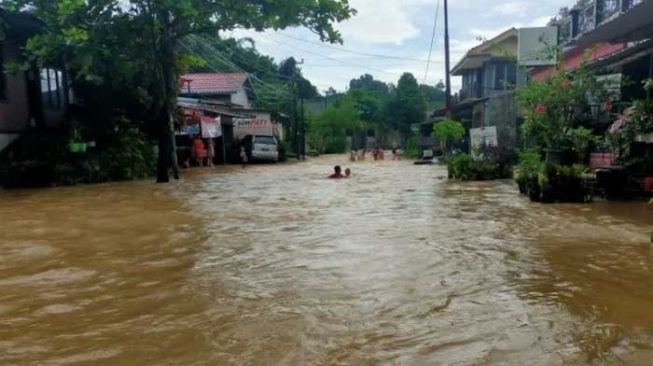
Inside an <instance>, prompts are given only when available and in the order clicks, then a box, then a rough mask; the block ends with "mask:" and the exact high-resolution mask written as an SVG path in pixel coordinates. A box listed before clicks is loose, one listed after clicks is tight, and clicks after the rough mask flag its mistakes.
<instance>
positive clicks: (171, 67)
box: [156, 11, 179, 183]
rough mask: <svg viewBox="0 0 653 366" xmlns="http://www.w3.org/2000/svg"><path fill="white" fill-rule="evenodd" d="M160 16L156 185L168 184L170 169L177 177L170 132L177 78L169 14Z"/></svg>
mask: <svg viewBox="0 0 653 366" xmlns="http://www.w3.org/2000/svg"><path fill="white" fill-rule="evenodd" d="M162 13H163V14H161V15H160V17H161V23H162V25H163V35H162V36H163V37H162V40H161V42H162V48H161V51H162V52H161V53H162V55H161V56H162V57H161V70H162V74H163V75H162V76H163V80H162V81H163V84H164V85H163V89H164V90H165V93H164V100H163V107H162V110H161V115H160V117H159V118H160V120H159V129H160V130H159V131H160V133H159V157H158V164H157V180H156V181H157V183H168V182H170V168H173V170H174V172H175V178H178V177H179V175H178V174H179V173H178V167H176V166H174V167H173V163H175V162H176V160H177V159H176V156H175V158H173V154H175V155H176V151H174V145H175V144H174V140H173V139H174V134H173V132H172V118H173V117H172V116H173V112H174V108H175V100H176V97H177V78H176V72H175V54H174V33H173V29H172V26H171V20H170V13H169V12H168V11H164V12H162Z"/></svg>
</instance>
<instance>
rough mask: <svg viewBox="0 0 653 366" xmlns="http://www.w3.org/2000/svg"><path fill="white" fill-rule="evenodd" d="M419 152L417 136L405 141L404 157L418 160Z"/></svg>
mask: <svg viewBox="0 0 653 366" xmlns="http://www.w3.org/2000/svg"><path fill="white" fill-rule="evenodd" d="M420 156H421V152H420V151H419V146H418V145H417V136H411V137H409V138H408V140H406V143H405V144H404V157H406V158H408V159H419V158H420Z"/></svg>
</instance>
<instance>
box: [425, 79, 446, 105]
mask: <svg viewBox="0 0 653 366" xmlns="http://www.w3.org/2000/svg"><path fill="white" fill-rule="evenodd" d="M444 89H445V86H444V84H443V83H442V81H440V82H439V83H438V84H436V86H434V87H433V86H431V85H424V84H422V85H420V86H419V90H420V92H421V93H422V96H424V99H425V101H426V105H427V108H428V109H429V110H434V109H437V108H441V107H444V104H445V100H446V93H445V91H444Z"/></svg>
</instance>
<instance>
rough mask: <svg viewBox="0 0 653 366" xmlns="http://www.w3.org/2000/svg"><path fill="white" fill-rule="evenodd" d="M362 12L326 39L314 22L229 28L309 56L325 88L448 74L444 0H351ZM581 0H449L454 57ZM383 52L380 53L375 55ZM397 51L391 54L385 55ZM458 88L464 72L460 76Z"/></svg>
mask: <svg viewBox="0 0 653 366" xmlns="http://www.w3.org/2000/svg"><path fill="white" fill-rule="evenodd" d="M349 3H350V5H351V6H352V7H353V8H354V9H356V10H357V11H358V14H357V15H355V16H354V17H352V18H351V19H350V20H348V21H346V22H343V23H340V24H337V25H336V28H337V29H338V30H339V31H340V32H341V33H342V37H343V44H342V45H331V44H324V43H321V42H320V40H319V38H318V37H317V36H316V35H315V34H313V33H311V32H310V31H308V30H306V29H300V28H292V29H287V30H284V31H278V32H274V31H267V32H263V33H257V32H253V31H247V30H236V31H234V32H228V33H227V34H226V35H227V36H233V37H236V38H241V37H250V38H252V39H254V41H255V43H256V47H257V49H258V50H259V52H260V53H262V54H266V55H269V56H272V57H274V58H275V60H277V61H281V60H283V59H286V58H288V57H291V56H293V57H295V58H296V59H297V60H303V61H304V64H303V65H302V70H303V74H304V76H305V77H306V78H307V79H309V80H310V81H311V82H312V83H313V84H314V85H316V86H317V88H318V90H320V91H321V92H324V91H325V90H327V89H328V88H329V87H333V88H334V89H336V90H338V91H345V90H346V89H347V87H348V86H349V81H350V80H351V79H354V78H358V77H359V76H361V75H363V74H366V73H367V74H371V75H373V76H374V78H375V79H378V80H383V81H385V82H389V83H395V84H396V83H397V81H398V80H399V77H400V76H401V74H402V73H404V72H411V73H413V74H414V75H415V77H416V78H417V80H418V81H419V82H420V83H424V84H429V85H435V84H436V83H437V82H438V81H440V80H444V75H445V66H444V35H443V32H444V16H443V11H442V8H443V0H440V1H439V0H350V1H349ZM438 3H439V5H440V6H439V8H440V10H439V14H438V22H437V32H436V41H435V45H434V48H433V54H432V57H431V60H432V62H431V64H430V68H429V72H428V74H427V72H426V71H427V62H426V60H427V59H428V54H429V47H430V44H431V35H432V33H433V24H434V20H435V19H436V9H437V8H438V6H437V5H438ZM573 3H575V1H574V0H449V28H450V38H451V61H452V66H453V65H455V64H456V63H457V62H458V61H459V60H460V59H461V58H462V57H463V56H464V54H465V52H466V51H467V50H469V49H470V48H472V47H474V46H476V45H478V44H480V43H481V41H480V40H482V39H489V38H492V37H494V36H496V35H498V34H500V33H502V32H503V31H505V30H507V29H509V28H511V27H518V28H519V27H535V26H543V25H546V23H547V22H548V21H549V20H550V19H551V18H552V17H554V16H555V15H556V14H557V13H558V9H560V8H561V7H564V6H571V5H573ZM372 55H376V56H372ZM378 55H381V56H389V57H378ZM452 83H453V89H454V92H455V91H457V90H458V89H459V88H460V80H459V79H458V78H453V80H452Z"/></svg>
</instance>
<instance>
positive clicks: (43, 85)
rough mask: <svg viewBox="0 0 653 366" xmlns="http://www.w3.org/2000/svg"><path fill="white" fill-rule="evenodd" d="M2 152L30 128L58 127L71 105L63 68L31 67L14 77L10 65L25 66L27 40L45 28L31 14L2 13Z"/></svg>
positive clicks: (0, 107)
mask: <svg viewBox="0 0 653 366" xmlns="http://www.w3.org/2000/svg"><path fill="white" fill-rule="evenodd" d="M0 28H3V29H1V30H2V31H4V37H3V38H2V39H0V151H2V150H4V149H5V148H6V147H7V146H9V144H11V142H13V141H14V140H15V139H16V138H18V137H19V136H20V135H21V134H22V133H23V132H25V131H26V130H27V129H28V128H30V127H55V126H57V125H59V124H60V123H61V122H62V121H63V119H64V117H65V111H66V107H67V105H68V98H69V93H68V87H67V85H68V84H67V80H66V76H65V74H64V72H63V68H60V67H43V68H38V67H36V66H33V67H31V68H30V69H29V70H27V71H18V72H16V73H10V72H8V71H9V70H7V65H9V64H20V63H24V62H25V57H24V54H23V51H22V49H23V47H24V46H25V44H26V42H27V40H28V39H29V38H30V37H32V36H34V35H36V34H38V33H39V32H41V31H43V29H44V25H43V24H42V23H41V22H40V21H39V20H37V19H36V18H34V17H33V16H31V15H30V14H28V13H11V12H7V11H5V10H2V9H0Z"/></svg>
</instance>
